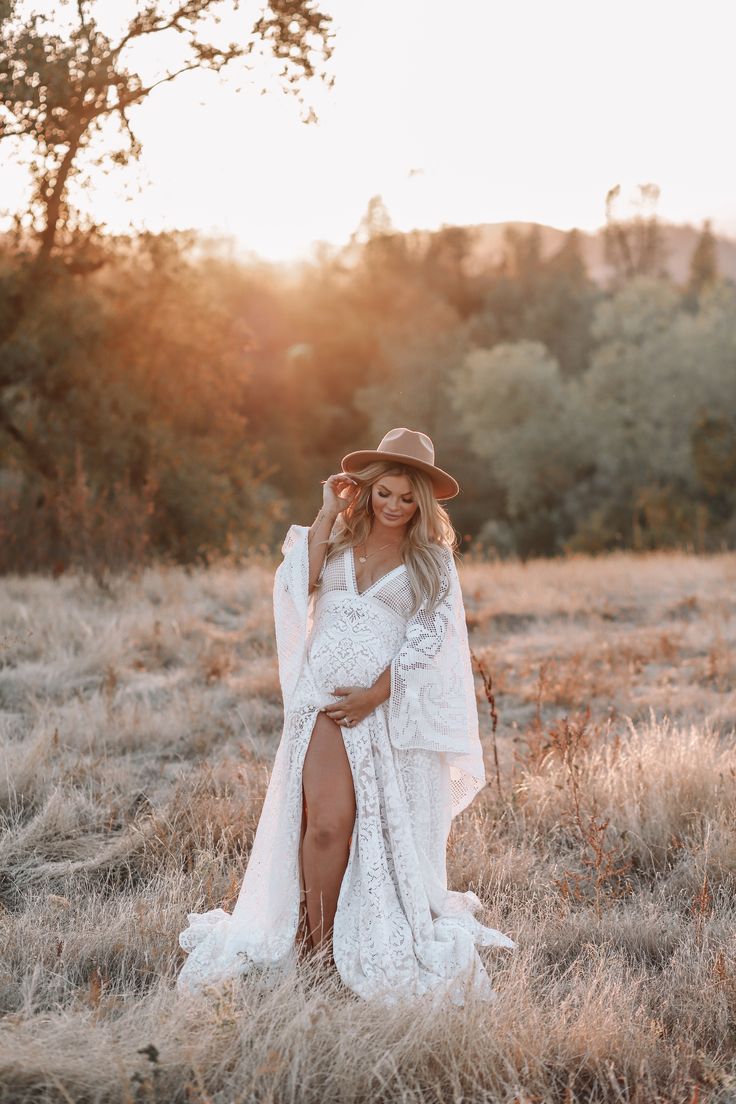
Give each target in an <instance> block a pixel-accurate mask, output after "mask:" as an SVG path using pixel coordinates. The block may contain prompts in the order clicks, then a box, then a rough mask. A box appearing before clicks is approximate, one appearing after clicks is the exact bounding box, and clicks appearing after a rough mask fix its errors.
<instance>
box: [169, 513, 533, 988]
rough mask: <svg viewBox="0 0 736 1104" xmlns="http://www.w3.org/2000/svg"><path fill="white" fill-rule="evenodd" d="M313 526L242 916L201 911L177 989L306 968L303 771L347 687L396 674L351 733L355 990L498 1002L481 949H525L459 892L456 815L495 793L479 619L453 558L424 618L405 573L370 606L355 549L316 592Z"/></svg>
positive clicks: (341, 929) (184, 940)
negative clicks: (476, 632) (299, 944)
mask: <svg viewBox="0 0 736 1104" xmlns="http://www.w3.org/2000/svg"><path fill="white" fill-rule="evenodd" d="M307 533H308V529H307V527H306V526H300V525H292V526H291V528H290V529H289V531H288V533H287V535H286V539H285V541H284V544H283V548H282V551H283V553H284V559H283V561H282V563H281V564H280V565H279V567H278V569H277V571H276V575H275V579H274V617H275V624H276V642H277V650H278V660H279V675H280V679H281V688H282V692H283V697H284V728H283V733H282V737H281V741H280V743H279V747H278V750H277V752H276V757H275V760H274V764H273V769H272V773H271V778H270V781H269V785H268V789H267V792H266V797H265V801H264V805H263V810H262V813H261V817H260V820H259V822H258V828H257V831H256V835H255V839H254V842H253V848H252V851H251V855H250V858H249V861H248V864H247V868H246V870H245V874H244V878H243V883H242V887H241V890H240V893H239V896H238V900H237V903H236V905H235V908H234V910H233V912H232V914H229V913H227V912H226V911H225V910H223V909H219V908H218V909H213V910H211V911H209V912H205V913H190V914H189V915H188V922H189V926H188V927H187V929H186V930H185V931H183V932H182V933H181V935H180V936H179V942H180V945H181V946H182V948H183V949H184V950H185V951H188V952H189V954H188V957H187V959H186V961H185V962H184V965H183V967H182V969H181V971H180V973H179V976H178V979H177V987H178V989H179V990H180V991H181V992H193V991H197V990H199V989H201V988H202V987H203V986H206V985H211V984H213V983H217V982H219V981H221V980H224V979H226V978H230V977H236V976H238V975H239V974H244V973H246V972H248V971H250V970H251V969H253V968H254V967H257V968H258V969H260V970H261V971H263V977H264V979H265V980H266V981H267V983H270V981H271V980H273V979H275V978H277V977H279V976H283V974H284V972H286V971H290V970H292V969H294V968H295V966H296V962H297V956H296V934H297V925H298V920H299V904H300V893H301V876H300V854H299V852H300V838H301V817H302V766H303V763H304V757H305V754H306V751H307V748H308V746H309V740H310V737H311V734H312V729H313V727H314V723H315V720H316V717H317V713H318V712H319V710H320V709H323V708H324V707H325V706H326V705H328V704H331V703H334V702H335V701H336V700H337V697H336V695H335V694H334V689H335V687H337V686H369V685H372V683H374V682H375V680H376V679H377V678H378V676H379V675H380V674H381V672H382V671H384V670H385V669H386V667H388V666H389V664H390V665H391V696H390V698H389V700H388V701H387V702H385V703H384V704H383V705H381V706H379V708H378V709H376V710H374V712H373V713H371V714H369V715H368V716H367V717H366V718H365V719H364V720H363V721H361V722H360V723H359V724H357V725H355V726H354V727H352V728H341V730H340V731H341V732H342V736H343V740H344V742H345V747H346V751H347V754H348V758H349V760H350V766H351V770H352V775H353V784H354V788H355V800H356V818H355V826H354V829H353V834H352V838H351V842H350V851H349V857H348V864H347V868H346V871H345V875H344V878H343V881H342V884H341V887H340V894H339V898H338V903H337V911H336V914H335V921H334V928H333V957H334V961H335V965H336V967H337V970H338V972H339V974H340V977H341V978H342V980H343V982H344V983H345V984H346V985H347V986H349V987H350V989H352V990H354V992H356V993H357V994H359V995H360V996H361V997H364V998H368V999H376V1000H379V1001H385V1002H388V1003H391V1002H394V1001H396V1000H399V999H403V998H406V997H409V998H413V997H418V996H421V995H422V994H424V993H428V992H430V991H431V992H432V993H433V994H434V995H435V996H437V995H439V996H443V995H447V996H449V997H450V998H451V999H452V1000H453V1001H454V1002H455V1003H462V1002H463V1000H464V996H465V991H466V987H467V986H471V987H473V988H474V989H475V991H476V992H477V993H478V994H479V995H480V996H481V997H482V998H485V999H493V997H494V996H495V994H494V992H493V989H492V987H491V983H490V980H489V977H488V974H487V972H486V970H485V968H484V966H483V964H482V962H481V960H480V957H479V955H478V953H477V947H478V946H485V947H487V946H496V947H506V948H509V949H512V948H514V947H515V946H516V944H515V943H514V942H513V940H511V939H509V938H508V936H506V935H503V934H502V933H501V932H499V931H496V930H495V929H494V928H490V927H486V926H484V925H482V924H481V923H479V921H478V920H477V919H476V918H475V916H474V915H473V914H474V912H475V911H476V910H477V909H478V908H479V906H480V901H479V899H478V897H477V896H476V895H475V894H474V893H472V892H470V891H468V892H466V893H458V892H453V891H448V889H447V874H446V845H447V835H448V832H449V829H450V824H451V821H452V817H453V816H454V815H455V814H457V813H458V812H460V810H461V809H463V808H465V806H466V805H467V804H468V803H469V802H470V801H471V800H472V799H473V797H474V796H475V794H476V793H477V792H478V790H479V789H480V788H481V787H482V786H483V785H484V784H485V772H484V766H483V756H482V751H481V746H480V740H479V738H478V714H477V705H476V700H475V689H474V685H473V675H472V669H471V664H470V654H469V649H468V640H467V630H466V625H465V615H464V608H463V601H462V594H461V591H460V584H459V580H458V576H457V570H456V567H455V562H454V559H453V556H452V554H451V552H450V551H449V549H448V550H446V556H445V568H446V569H445V573H444V577H443V580H442V592H441V598H440V602H439V603H438V605H437V606H436V608H435V610H434V611H433V612H432V613H431V614H430V613H428V612H427V611H426V609H425V608H424V606H422V608H421V609H420V610H419V612H418V613H416V614H415V615H414V616H412V617H410V616H408V611H409V610H410V608H411V592H410V589H409V583H408V575H407V571H406V568H405V567H404V565H403V564H402V565H400V566H399V567H396V568H394V569H393V570H392V571H389V572H388V573H387V574H385V575H383V576H382V577H381V578H380V579H378V580H377V581H376V582H375V583H373V585H372V586H370V587H368V589H367V590H365V591H363V592H362V593H359V591H358V586H357V581H356V574H355V562H354V559H353V553H352V549H347V550H345V551H343V552H342V553H339V554H337V555H336V556H332V557H331V558H330V559H329V561H327V562H326V564H325V565H324V567H323V569H322V574H321V576H320V585H319V587H318V588H316V590H315V591H313V593H312V595H309V594H308V580H309V557H308V546H307Z"/></svg>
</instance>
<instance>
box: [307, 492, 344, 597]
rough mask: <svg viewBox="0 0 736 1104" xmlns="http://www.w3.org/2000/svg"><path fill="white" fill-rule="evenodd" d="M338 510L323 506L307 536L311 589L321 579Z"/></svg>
mask: <svg viewBox="0 0 736 1104" xmlns="http://www.w3.org/2000/svg"><path fill="white" fill-rule="evenodd" d="M338 512H339V511H337V510H329V509H328V508H327V507H326V506H322V508H321V509H320V511H319V513H318V514H317V516H316V518H315V519H314V521H313V522H312V524H311V526H310V527H309V533H308V534H307V544H308V547H309V589H310V591H311V590H312V589H313V588H314V584H315V583H316V582H317V579H318V578H319V573H320V571H321V570H322V564H323V563H324V562H325V552H326V551H327V542H328V541H329V539H330V534H331V532H332V527H333V525H334V524H335V519H336V517H337V515H338Z"/></svg>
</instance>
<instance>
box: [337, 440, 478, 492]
mask: <svg viewBox="0 0 736 1104" xmlns="http://www.w3.org/2000/svg"><path fill="white" fill-rule="evenodd" d="M374 460H398V461H399V463H400V464H410V465H411V467H413V468H420V469H421V470H422V471H423V472H426V473H427V475H428V476H429V477H430V478H431V480H432V486H433V487H434V495H435V498H454V497H455V495H456V494H458V493H459V492H460V485H459V483H458V482H457V480H456V479H453V478H452V476H451V475H448V474H447V472H446V471H443V470H442V468H438V467H437V465H436V464H435V462H434V445H433V444H432V438H431V437H428V436H427V434H426V433H420V432H419V431H418V430H416V429H405V428H404V427H403V426H401V427H400V428H399V429H390V430H389V431H388V433H387V434H386V435H385V436H384V438H383V440H382V441H381V443H380V445H379V446H378V448H377V449H362V450H361V451H360V452H349V453H348V454H347V456H343V458H342V470H343V471H344V472H355V471H358V470H359V469H360V468H363V467H365V466H366V464H370V463H372V461H374Z"/></svg>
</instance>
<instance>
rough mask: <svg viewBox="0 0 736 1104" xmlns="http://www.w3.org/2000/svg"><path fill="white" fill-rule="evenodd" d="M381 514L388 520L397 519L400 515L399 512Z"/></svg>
mask: <svg viewBox="0 0 736 1104" xmlns="http://www.w3.org/2000/svg"><path fill="white" fill-rule="evenodd" d="M383 516H384V517H385V518H388V520H389V521H398V520H399V518H400V517H401V514H384V515H383Z"/></svg>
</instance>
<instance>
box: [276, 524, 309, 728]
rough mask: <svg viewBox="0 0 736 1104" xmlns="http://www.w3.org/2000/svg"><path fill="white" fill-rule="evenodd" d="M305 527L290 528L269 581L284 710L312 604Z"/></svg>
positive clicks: (300, 658)
mask: <svg viewBox="0 0 736 1104" xmlns="http://www.w3.org/2000/svg"><path fill="white" fill-rule="evenodd" d="M308 534H309V528H308V526H306V525H291V526H290V527H289V529H288V531H287V533H286V536H285V538H284V543H283V545H282V546H281V551H282V553H283V555H284V558H283V560H282V561H281V563H280V564H279V566H278V567H277V568H276V573H275V575H274V580H273V616H274V625H275V629H276V652H277V655H278V664H279V681H280V683H281V693H282V695H283V698H284V710H285V711H286V710H288V708H289V701H290V699H291V695H292V694H293V692H294V689H295V687H296V684H297V681H298V679H299V674H300V672H301V669H302V664H303V662H304V657H305V654H306V645H307V636H308V633H309V629H310V625H311V618H312V606H313V603H312V602H311V600H310V596H309V545H308V541H307V537H308Z"/></svg>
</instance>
